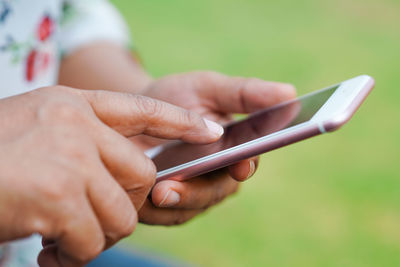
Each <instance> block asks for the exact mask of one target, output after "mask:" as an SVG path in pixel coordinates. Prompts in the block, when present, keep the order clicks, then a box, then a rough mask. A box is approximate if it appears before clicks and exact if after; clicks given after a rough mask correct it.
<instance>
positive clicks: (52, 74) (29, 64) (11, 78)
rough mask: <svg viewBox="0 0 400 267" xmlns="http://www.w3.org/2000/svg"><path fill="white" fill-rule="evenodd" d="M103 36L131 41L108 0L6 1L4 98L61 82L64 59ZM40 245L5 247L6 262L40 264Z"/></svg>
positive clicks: (0, 2)
mask: <svg viewBox="0 0 400 267" xmlns="http://www.w3.org/2000/svg"><path fill="white" fill-rule="evenodd" d="M100 40H107V41H112V42H115V43H117V44H120V45H123V46H127V45H129V41H130V38H129V34H128V30H127V27H126V25H125V23H124V21H123V19H122V18H121V16H120V14H119V13H118V11H117V10H116V9H115V8H114V7H113V6H112V5H111V4H110V3H109V2H108V1H107V0H0V99H1V98H5V97H9V96H13V95H17V94H21V93H24V92H27V91H30V90H34V89H36V88H39V87H43V86H48V85H55V84H57V78H58V77H57V75H58V67H59V62H60V59H61V57H62V56H63V55H65V54H69V53H72V52H73V51H74V50H76V49H79V48H80V47H82V46H85V45H88V44H90V43H92V42H96V41H100ZM20 216H24V214H20ZM40 249H41V244H40V237H39V236H34V237H31V238H29V239H25V240H23V241H17V242H12V243H8V244H3V245H0V266H7V267H8V266H12V267H19V266H24V267H25V266H37V263H36V257H37V254H38V252H39V251H40Z"/></svg>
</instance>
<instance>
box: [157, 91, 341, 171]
mask: <svg viewBox="0 0 400 267" xmlns="http://www.w3.org/2000/svg"><path fill="white" fill-rule="evenodd" d="M338 87H339V85H337V86H333V87H330V88H327V89H324V90H321V91H318V92H316V93H313V94H310V95H305V96H303V97H300V98H297V99H295V100H292V101H289V102H285V103H282V104H279V105H277V106H274V107H271V108H267V109H264V110H261V111H258V112H256V113H253V114H251V115H250V116H248V117H247V118H245V119H242V120H239V121H235V122H232V123H230V124H228V125H226V126H225V127H224V128H225V132H224V134H223V135H222V137H221V138H220V139H219V140H218V141H217V142H215V143H212V144H207V145H193V144H185V143H182V142H176V143H171V144H169V145H166V146H163V147H159V148H157V149H155V150H154V151H153V152H151V153H150V154H153V155H151V157H152V160H153V161H154V163H155V165H156V167H157V171H158V172H160V171H163V170H167V169H169V168H173V167H175V166H178V165H182V164H185V163H188V162H190V161H193V160H196V159H200V158H203V157H206V156H208V155H211V154H214V153H217V152H220V151H223V150H226V149H230V148H233V147H235V146H238V145H241V144H244V143H247V142H250V141H253V140H255V139H258V138H261V137H264V136H267V135H270V134H272V133H275V132H277V131H280V130H283V129H286V128H289V127H292V126H295V125H297V124H300V123H303V122H306V121H308V120H310V119H311V118H312V117H313V116H314V114H315V113H317V111H318V110H319V109H320V108H321V107H322V106H323V105H324V103H325V102H326V101H327V100H328V99H329V97H330V96H331V95H332V94H333V93H334V92H335V90H336V89H337V88H338Z"/></svg>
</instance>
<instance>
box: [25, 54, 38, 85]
mask: <svg viewBox="0 0 400 267" xmlns="http://www.w3.org/2000/svg"><path fill="white" fill-rule="evenodd" d="M37 55H38V53H37V51H36V50H32V51H31V52H29V54H28V57H27V59H26V72H25V75H26V79H27V80H28V81H29V82H31V81H33V78H34V76H35V61H36V58H37Z"/></svg>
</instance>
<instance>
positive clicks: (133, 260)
mask: <svg viewBox="0 0 400 267" xmlns="http://www.w3.org/2000/svg"><path fill="white" fill-rule="evenodd" d="M87 266H88V267H110V266H111V267H112V266H115V267H128V266H129V267H131V266H140V267H161V266H162V267H172V266H174V267H175V266H182V267H183V266H189V265H186V264H183V263H180V262H174V261H171V260H170V259H162V258H160V257H157V256H155V257H153V256H150V255H149V254H144V253H140V252H139V253H137V252H128V250H123V249H121V248H115V247H114V248H111V249H108V250H106V251H105V252H103V253H102V254H101V255H100V256H99V257H98V258H97V259H95V260H93V261H92V262H90V263H89V264H88V265H87Z"/></svg>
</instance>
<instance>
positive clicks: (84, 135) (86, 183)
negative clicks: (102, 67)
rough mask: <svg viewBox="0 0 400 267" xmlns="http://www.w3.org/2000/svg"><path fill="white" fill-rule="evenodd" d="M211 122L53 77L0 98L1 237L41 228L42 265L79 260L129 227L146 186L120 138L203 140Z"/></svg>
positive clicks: (144, 161) (212, 134) (151, 171)
mask: <svg viewBox="0 0 400 267" xmlns="http://www.w3.org/2000/svg"><path fill="white" fill-rule="evenodd" d="M110 106H112V107H118V108H112V109H111V108H110ZM209 125H210V124H209V123H208V124H207V123H206V121H205V120H204V119H203V118H202V117H200V116H199V115H198V114H196V113H194V112H191V111H187V110H185V109H182V108H179V107H176V106H173V105H170V104H167V103H165V102H161V101H157V100H154V99H151V98H148V97H144V96H138V95H132V94H128V93H115V92H107V91H86V90H78V89H73V88H68V87H62V86H54V87H48V88H41V89H37V90H34V91H32V92H29V93H26V94H23V95H19V96H14V97H10V98H6V99H2V100H0V128H1V129H2V130H1V131H0V170H1V173H0V218H1V220H0V242H5V241H10V240H15V239H18V238H22V237H27V236H29V235H31V234H33V233H39V234H41V235H42V236H43V237H44V242H43V244H44V249H43V250H42V252H41V253H40V255H39V258H38V262H39V264H40V265H41V266H83V265H84V264H86V263H87V262H88V261H90V260H91V259H93V258H94V257H96V256H97V255H98V254H99V253H101V252H102V251H103V250H104V249H105V248H107V247H109V246H111V245H113V244H114V243H115V242H117V241H118V240H120V239H121V238H123V237H125V236H127V235H129V234H131V233H132V231H133V230H134V228H135V225H136V223H137V220H138V216H137V210H140V209H141V208H142V206H143V203H144V202H145V201H146V199H147V196H148V194H149V192H150V190H151V188H152V187H153V185H154V182H155V176H156V169H155V167H154V165H153V163H152V161H151V160H150V159H149V158H147V157H146V156H145V155H144V153H143V152H142V150H140V149H139V148H138V147H137V146H135V145H134V144H133V143H132V142H130V141H129V139H128V138H129V137H133V136H135V135H138V134H145V135H149V136H154V137H158V138H166V139H181V140H183V141H185V142H193V143H210V142H214V141H215V140H217V139H218V138H219V137H220V132H219V131H218V128H217V127H216V125H215V124H214V125H213V126H214V127H213V128H210V127H209ZM216 130H217V131H216ZM21 214H23V216H21Z"/></svg>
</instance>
